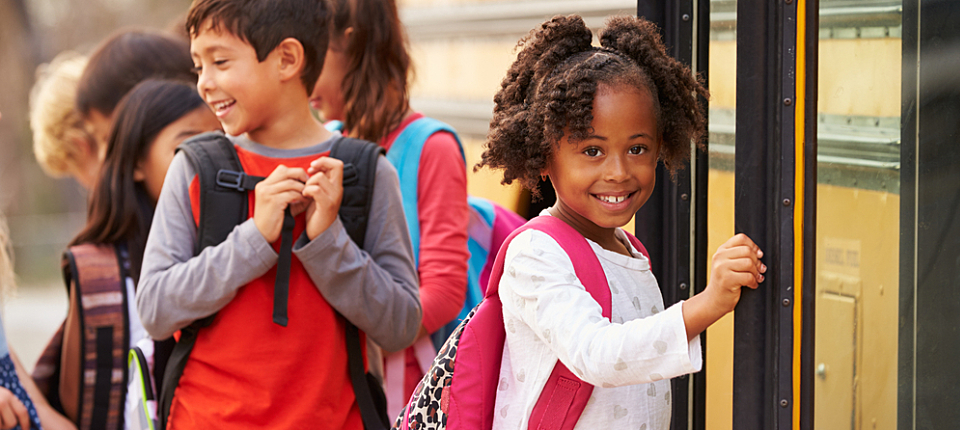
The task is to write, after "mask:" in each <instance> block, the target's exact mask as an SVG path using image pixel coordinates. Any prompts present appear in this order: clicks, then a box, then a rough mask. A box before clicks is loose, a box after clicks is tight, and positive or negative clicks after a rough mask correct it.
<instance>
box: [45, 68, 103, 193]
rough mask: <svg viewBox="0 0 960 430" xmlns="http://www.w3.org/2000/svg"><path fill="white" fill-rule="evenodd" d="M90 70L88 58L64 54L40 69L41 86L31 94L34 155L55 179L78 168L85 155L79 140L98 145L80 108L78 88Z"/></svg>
mask: <svg viewBox="0 0 960 430" xmlns="http://www.w3.org/2000/svg"><path fill="white" fill-rule="evenodd" d="M86 66H87V57H86V56H83V55H80V54H78V53H76V52H73V51H64V52H62V53H60V54H58V55H57V56H56V58H54V59H53V61H51V62H50V63H48V64H43V65H41V66H40V67H38V68H37V82H36V84H34V86H33V89H32V90H31V91H30V129H31V130H32V131H33V153H34V155H35V156H36V157H37V162H38V163H40V167H42V168H43V170H44V171H45V172H47V174H49V175H51V176H55V177H60V176H66V175H67V174H68V173H69V172H70V170H71V167H74V165H75V163H76V160H77V158H78V157H79V156H80V155H81V154H80V148H78V147H77V145H76V143H75V140H76V139H85V140H87V141H88V142H90V143H91V144H94V145H95V144H96V140H94V139H93V136H92V135H91V134H90V133H89V132H88V131H87V129H86V127H85V122H84V120H83V117H82V116H81V115H80V113H79V112H78V111H77V108H76V100H77V86H78V84H79V82H80V76H81V75H82V74H83V69H84V68H85V67H86Z"/></svg>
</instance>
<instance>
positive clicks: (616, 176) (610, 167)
mask: <svg viewBox="0 0 960 430" xmlns="http://www.w3.org/2000/svg"><path fill="white" fill-rule="evenodd" d="M605 167H606V168H605V169H604V176H605V177H604V179H606V180H607V181H611V182H622V181H624V180H626V179H627V177H628V176H629V169H628V167H627V160H626V158H625V157H617V156H612V157H609V158H608V159H607V166H605Z"/></svg>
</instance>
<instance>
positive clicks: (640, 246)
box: [624, 230, 653, 265]
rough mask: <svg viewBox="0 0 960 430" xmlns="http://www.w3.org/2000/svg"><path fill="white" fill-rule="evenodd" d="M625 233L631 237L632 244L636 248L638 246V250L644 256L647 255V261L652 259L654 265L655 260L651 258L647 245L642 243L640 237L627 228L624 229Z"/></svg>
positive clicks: (628, 237)
mask: <svg viewBox="0 0 960 430" xmlns="http://www.w3.org/2000/svg"><path fill="white" fill-rule="evenodd" d="M624 233H626V234H627V239H630V244H632V245H633V247H634V248H637V251H640V253H641V254H643V256H644V257H647V261H650V263H651V265H652V263H653V262H652V261H651V260H650V253H649V252H647V247H645V246H643V244H642V243H640V239H637V237H636V236H634V235H632V234H630V233H629V232H627V231H626V230H624Z"/></svg>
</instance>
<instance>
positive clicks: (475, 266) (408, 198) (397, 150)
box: [326, 117, 526, 349]
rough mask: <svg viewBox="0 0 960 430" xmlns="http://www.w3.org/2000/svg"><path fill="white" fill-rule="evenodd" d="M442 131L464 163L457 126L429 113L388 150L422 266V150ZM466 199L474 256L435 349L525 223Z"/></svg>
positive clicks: (334, 127) (336, 124)
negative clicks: (459, 303) (458, 305)
mask: <svg viewBox="0 0 960 430" xmlns="http://www.w3.org/2000/svg"><path fill="white" fill-rule="evenodd" d="M326 127H327V129H329V130H331V131H341V130H342V129H343V123H342V122H340V121H330V122H328V123H327V124H326ZM440 131H446V132H448V133H450V134H452V135H453V137H454V138H455V139H456V140H457V145H458V146H459V147H460V156H461V157H463V158H464V164H466V157H465V156H464V153H463V143H462V142H461V141H460V137H459V136H457V132H456V131H455V130H454V129H453V127H451V126H450V125H448V124H446V123H444V122H442V121H439V120H436V119H433V118H427V117H423V118H419V119H417V120H415V121H413V122H411V123H410V124H409V125H407V126H406V128H404V129H403V131H402V132H400V135H399V136H397V138H396V140H395V141H394V142H393V145H392V146H391V147H390V150H389V151H387V160H389V161H390V163H391V164H393V166H394V168H396V169H397V176H399V178H400V193H401V197H402V201H403V212H404V215H405V217H406V221H407V228H408V229H409V230H410V239H411V241H412V243H413V258H414V263H416V264H417V266H418V267H419V265H420V217H419V214H420V211H419V210H418V208H417V197H418V196H417V179H418V174H419V170H420V154H421V153H422V152H423V145H424V144H425V143H426V142H427V139H428V138H429V137H430V136H432V135H433V134H434V133H437V132H440ZM467 203H468V205H469V207H470V220H469V223H468V225H467V248H468V249H469V251H470V260H469V261H468V262H467V295H466V300H465V301H464V303H463V308H462V309H461V310H460V314H459V315H458V316H457V318H455V319H454V320H453V321H451V322H449V323H447V325H446V326H444V327H442V328H440V329H439V330H437V331H436V332H435V333H433V334H432V335H431V337H432V340H433V344H434V348H435V349H439V348H440V346H442V345H443V343H444V342H445V341H446V340H447V337H449V336H450V334H451V333H453V331H454V330H455V329H456V328H457V325H458V324H459V323H460V321H462V320H463V319H464V318H466V316H467V315H468V314H469V313H470V311H471V310H472V309H473V308H474V307H476V306H477V304H479V303H480V301H481V300H482V299H483V293H484V289H485V288H486V285H487V280H488V279H489V278H490V271H491V269H492V268H493V262H494V260H495V259H496V256H497V251H498V250H499V249H500V245H501V244H502V243H503V241H504V240H505V239H506V238H507V236H508V235H510V233H511V232H512V231H513V230H514V229H516V228H517V227H520V226H521V225H523V224H524V223H525V222H526V220H525V219H524V218H523V217H521V216H520V215H517V214H516V213H514V212H513V211H511V210H509V209H506V208H504V207H502V206H500V205H498V204H496V203H494V202H492V201H490V200H487V199H484V198H481V197H473V196H471V197H468V198H467Z"/></svg>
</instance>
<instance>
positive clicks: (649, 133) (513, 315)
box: [477, 16, 766, 430]
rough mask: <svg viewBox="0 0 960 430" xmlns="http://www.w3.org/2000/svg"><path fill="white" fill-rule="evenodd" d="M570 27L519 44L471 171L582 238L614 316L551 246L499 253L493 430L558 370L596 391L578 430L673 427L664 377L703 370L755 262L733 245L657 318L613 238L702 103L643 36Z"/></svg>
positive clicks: (642, 264)
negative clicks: (539, 201)
mask: <svg viewBox="0 0 960 430" xmlns="http://www.w3.org/2000/svg"><path fill="white" fill-rule="evenodd" d="M592 39H593V35H592V34H591V32H590V30H589V29H588V28H587V27H586V25H585V24H584V22H583V20H582V19H581V18H580V17H579V16H567V17H555V18H553V19H552V20H550V21H547V22H545V23H544V24H542V25H541V26H540V27H539V28H537V29H534V30H533V31H532V32H531V33H530V34H529V35H528V36H527V37H526V38H525V39H523V40H521V42H520V46H521V48H522V49H521V51H520V52H519V55H518V57H517V60H516V62H514V64H513V65H512V66H511V67H510V69H509V71H508V72H507V76H506V77H505V78H504V80H503V83H502V87H501V89H500V91H499V92H498V93H497V95H496V98H495V102H496V107H495V108H494V118H493V121H492V122H491V125H490V134H489V136H488V140H487V144H486V145H487V146H486V150H485V152H484V154H483V159H482V161H481V162H480V163H479V165H478V166H477V167H478V168H479V167H481V166H489V167H492V168H498V169H503V171H504V173H503V174H504V177H503V182H504V183H508V184H509V183H511V182H512V181H514V180H517V181H519V182H520V183H521V184H522V185H523V186H525V187H527V188H530V189H531V192H532V193H534V194H537V193H538V190H537V189H536V187H537V184H538V183H539V181H540V180H541V178H549V179H550V181H551V183H552V184H553V188H554V190H555V191H556V195H557V200H556V203H555V204H554V205H553V206H552V207H550V208H548V209H546V210H544V211H543V212H542V213H541V216H552V217H556V218H558V219H560V220H562V221H563V222H564V223H566V224H567V225H569V226H570V227H572V228H573V229H574V230H575V231H576V232H577V233H579V234H580V235H582V236H583V237H584V238H586V239H587V242H588V244H589V245H590V248H591V249H592V250H593V252H594V253H595V254H596V256H597V259H598V260H599V261H600V265H601V266H602V268H603V273H604V274H605V275H606V278H607V283H608V284H609V287H610V297H611V308H612V311H611V314H610V315H611V317H610V318H609V319H607V318H604V317H603V316H602V313H601V307H600V305H599V304H598V302H597V301H595V300H594V299H593V298H592V296H591V295H590V294H589V293H588V292H587V291H586V289H585V287H584V283H585V282H584V281H583V280H581V279H578V277H577V275H576V272H575V271H574V265H573V262H572V261H573V260H572V259H574V258H577V259H582V258H583V256H579V255H568V254H567V253H566V252H565V251H564V249H563V248H562V247H561V246H560V245H559V244H558V242H557V240H555V239H554V238H553V237H551V236H550V235H548V234H547V233H544V232H542V231H539V230H533V229H528V230H525V231H523V232H521V233H520V234H518V235H517V236H516V237H515V238H514V239H513V241H511V242H510V243H509V245H508V247H507V249H506V259H505V261H504V272H503V273H504V275H503V277H502V278H501V280H500V284H499V296H500V299H501V301H502V303H503V320H504V324H505V327H506V342H505V344H504V351H503V359H502V365H501V368H500V386H499V391H498V394H497V399H496V405H495V410H494V426H493V427H494V428H526V427H527V425H528V420H529V417H530V415H531V412H532V411H533V410H534V406H535V404H536V403H537V400H538V398H539V396H540V392H541V390H542V389H543V387H544V385H545V384H546V382H547V379H548V377H549V376H550V374H551V371H552V369H553V367H554V365H555V363H557V362H558V361H559V362H560V363H562V364H563V365H565V366H566V367H567V368H568V369H569V370H570V371H571V372H573V374H574V375H575V376H576V377H578V378H580V379H581V380H583V381H585V382H586V383H588V384H590V385H593V386H594V389H593V392H592V397H591V398H590V401H589V402H588V403H587V404H586V406H585V408H584V409H583V413H582V414H581V415H580V417H579V421H578V422H577V427H576V428H646V429H651V430H652V429H668V428H669V427H670V395H671V394H670V378H672V377H676V376H680V375H683V374H687V373H691V372H696V371H698V370H699V369H700V368H701V366H702V361H701V349H700V340H699V336H698V335H699V333H701V332H702V331H704V330H705V329H706V328H707V327H708V326H709V325H710V324H712V323H714V322H716V321H717V320H718V319H720V317H722V316H723V315H725V314H727V313H729V312H730V311H732V310H733V308H734V306H735V305H736V303H737V301H738V300H739V298H740V289H741V287H742V286H747V287H749V288H757V287H758V284H759V283H760V282H763V279H764V278H763V273H764V272H765V271H766V267H765V266H764V265H763V263H761V262H760V257H761V256H762V252H761V250H760V249H759V248H758V247H757V245H756V244H754V243H753V241H751V240H750V239H749V238H748V237H746V236H744V235H737V236H734V237H733V238H731V239H730V240H728V241H727V242H726V243H725V244H723V245H722V246H721V247H720V248H719V250H718V251H717V253H716V254H715V255H714V259H713V270H712V272H711V276H710V282H709V285H708V286H707V288H706V289H705V291H703V292H702V293H700V294H698V295H696V296H694V297H692V298H690V299H689V300H686V301H683V302H681V303H677V304H676V305H673V306H671V307H670V308H667V309H664V305H663V298H662V297H661V295H660V289H659V288H658V286H657V280H656V279H655V278H654V276H653V274H652V273H651V271H650V264H649V260H648V259H647V258H646V257H645V256H644V255H643V253H642V252H641V251H640V250H639V249H637V247H635V246H634V245H632V244H631V240H629V236H628V233H626V232H625V231H623V230H622V229H621V228H620V227H621V226H623V225H625V224H626V223H627V222H628V221H630V219H631V217H633V215H634V214H635V213H636V212H637V210H638V209H640V207H641V206H642V205H643V204H644V203H645V202H646V201H647V199H648V198H649V197H650V195H651V192H652V190H653V186H654V183H655V182H656V181H655V169H656V166H657V162H658V161H662V162H663V163H664V164H665V166H666V167H667V168H668V169H669V170H670V171H671V172H674V171H676V169H678V168H679V167H680V166H681V165H682V163H683V160H684V159H685V158H686V157H687V156H688V155H689V153H690V147H691V144H692V143H696V144H698V145H701V144H702V143H701V141H700V140H701V138H702V135H703V130H704V128H705V127H704V116H703V112H702V107H701V104H700V103H698V100H697V97H698V96H702V97H704V98H706V97H707V96H708V94H707V91H706V89H705V88H704V87H703V86H702V85H701V84H700V83H699V82H698V79H697V78H696V77H695V76H694V74H693V73H691V71H690V70H689V69H688V68H687V67H685V66H683V65H682V64H680V63H679V62H678V61H676V60H675V59H673V58H671V57H670V56H669V55H667V53H666V50H665V48H664V46H663V43H662V42H661V40H660V36H659V32H658V30H657V28H656V26H655V25H654V24H652V23H650V22H648V21H645V20H643V19H638V18H632V17H614V18H611V19H609V20H608V21H607V23H606V26H605V28H603V29H602V30H601V31H600V32H599V40H600V46H593V45H592V43H591V42H592Z"/></svg>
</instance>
